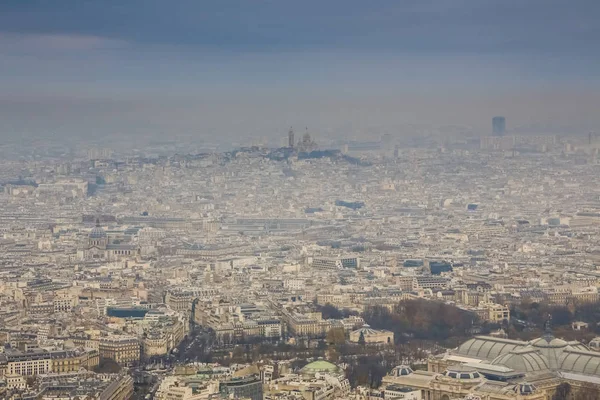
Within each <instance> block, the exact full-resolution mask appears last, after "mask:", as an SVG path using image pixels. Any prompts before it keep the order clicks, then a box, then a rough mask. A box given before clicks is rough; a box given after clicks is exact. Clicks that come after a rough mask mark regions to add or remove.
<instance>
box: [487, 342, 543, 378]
mask: <svg viewBox="0 0 600 400" xmlns="http://www.w3.org/2000/svg"><path fill="white" fill-rule="evenodd" d="M490 364H491V365H500V366H504V367H507V368H510V369H512V370H515V371H522V372H526V373H532V372H541V371H548V370H550V363H549V362H548V359H547V358H546V357H544V355H543V354H540V353H539V352H538V351H537V350H536V349H534V348H533V347H529V346H528V347H525V348H523V349H517V350H512V351H510V352H508V353H506V354H501V355H499V356H498V357H496V358H494V360H493V361H492V362H491V363H490Z"/></svg>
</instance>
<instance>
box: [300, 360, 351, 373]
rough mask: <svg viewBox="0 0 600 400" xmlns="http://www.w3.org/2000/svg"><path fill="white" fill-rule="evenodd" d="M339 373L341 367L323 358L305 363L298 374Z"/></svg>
mask: <svg viewBox="0 0 600 400" xmlns="http://www.w3.org/2000/svg"><path fill="white" fill-rule="evenodd" d="M319 373H321V374H340V373H342V369H341V368H340V367H338V366H337V365H335V364H333V363H330V362H329V361H325V360H317V361H313V362H311V363H309V364H306V365H305V366H304V367H303V368H302V369H301V370H300V374H302V375H303V376H315V375H317V374H319Z"/></svg>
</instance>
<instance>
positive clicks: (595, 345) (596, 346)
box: [588, 337, 600, 351]
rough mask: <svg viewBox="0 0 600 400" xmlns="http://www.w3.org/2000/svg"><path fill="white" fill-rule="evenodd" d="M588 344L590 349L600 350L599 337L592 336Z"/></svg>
mask: <svg viewBox="0 0 600 400" xmlns="http://www.w3.org/2000/svg"><path fill="white" fill-rule="evenodd" d="M588 346H589V348H590V349H591V350H594V351H600V337H596V338H593V339H592V340H591V341H590V344H589V345H588Z"/></svg>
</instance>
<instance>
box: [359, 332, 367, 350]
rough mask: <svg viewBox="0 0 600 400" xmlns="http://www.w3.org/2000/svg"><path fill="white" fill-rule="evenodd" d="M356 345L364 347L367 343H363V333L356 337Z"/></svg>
mask: <svg viewBox="0 0 600 400" xmlns="http://www.w3.org/2000/svg"><path fill="white" fill-rule="evenodd" d="M358 344H359V345H361V346H363V347H364V346H365V345H366V344H367V342H366V341H365V334H364V332H360V336H359V337H358Z"/></svg>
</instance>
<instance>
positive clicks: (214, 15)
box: [0, 0, 600, 138]
mask: <svg viewBox="0 0 600 400" xmlns="http://www.w3.org/2000/svg"><path fill="white" fill-rule="evenodd" d="M599 20H600V2H599V1H597V0H572V1H568V0H395V1H387V0H382V1H364V0H345V1H341V0H330V1H313V0H308V1H288V0H278V1H258V0H257V1H252V0H246V1H233V0H219V1H203V0H175V1H167V0H125V1H123V0H72V1H67V0H47V1H43V0H37V1H36V0H3V1H2V2H0V68H1V69H2V74H0V121H2V123H0V134H2V135H15V134H24V133H30V134H36V135H44V134H46V133H48V132H53V133H55V134H56V133H61V132H65V133H67V134H78V135H82V136H86V135H90V136H94V135H97V134H99V133H117V132H120V133H131V134H148V135H153V134H157V133H193V134H197V135H198V137H199V138H206V137H208V138H210V137H211V136H216V135H220V136H221V137H230V136H235V135H240V136H244V135H248V136H256V135H259V136H276V135H281V136H283V135H285V132H286V130H287V127H288V126H289V125H297V126H298V125H299V126H305V125H309V126H311V127H312V128H313V129H314V130H315V131H317V132H319V131H320V132H323V134H325V133H329V134H331V135H333V134H334V133H335V134H339V135H348V136H349V137H361V135H363V134H364V133H365V132H372V133H373V132H374V133H375V134H378V133H379V132H381V133H385V132H389V133H392V134H412V133H414V132H410V129H411V128H406V126H414V125H423V126H427V127H429V126H432V127H434V129H435V127H439V126H442V125H461V126H465V127H468V128H470V129H473V130H475V131H482V133H485V131H486V130H488V129H489V125H490V119H491V117H492V116H493V115H496V114H502V115H506V117H507V124H508V127H509V128H515V129H526V128H525V127H532V126H533V127H543V128H539V129H547V130H555V131H564V132H565V133H571V132H575V133H578V132H583V131H586V130H588V129H594V127H596V126H598V125H600V116H598V115H596V114H597V112H596V110H597V109H598V108H600V107H599V106H600V94H599V88H600V85H599V83H600V68H599V67H600V50H599V48H600V45H599V43H600V28H599V27H600V24H599V23H598V21H599ZM228 135H230V136H228Z"/></svg>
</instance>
